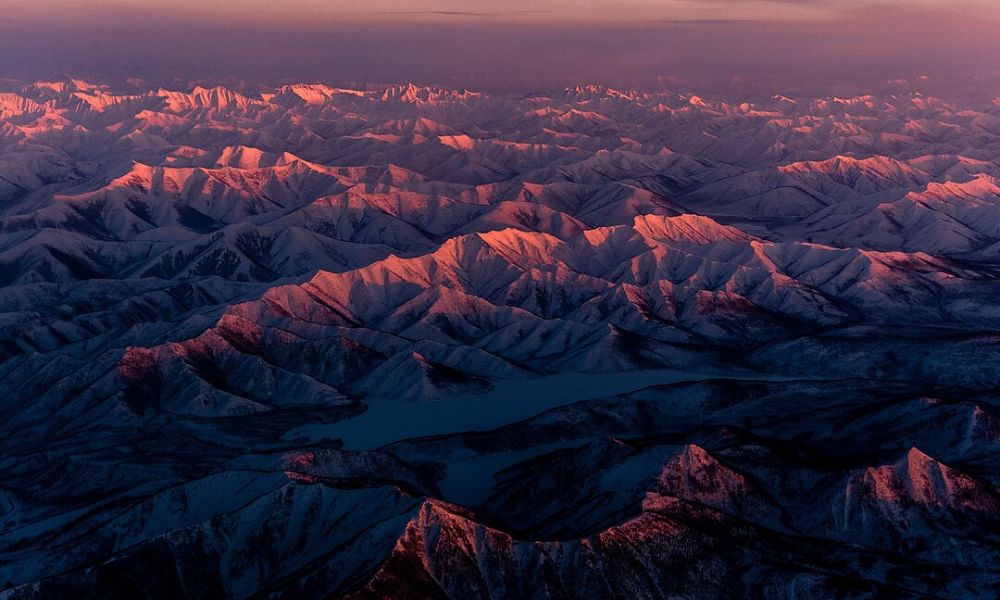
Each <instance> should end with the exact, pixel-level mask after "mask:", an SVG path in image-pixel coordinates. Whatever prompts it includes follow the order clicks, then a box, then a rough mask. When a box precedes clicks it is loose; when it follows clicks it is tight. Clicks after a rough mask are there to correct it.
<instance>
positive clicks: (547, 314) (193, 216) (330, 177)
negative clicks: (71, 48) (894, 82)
mask: <svg viewBox="0 0 1000 600" xmlns="http://www.w3.org/2000/svg"><path fill="white" fill-rule="evenodd" d="M248 89H249V88H247V87H246V86H241V87H240V89H230V88H228V87H225V86H190V87H183V86H181V89H162V88H155V89H137V88H130V89H128V90H119V89H116V88H114V87H112V86H106V85H97V84H91V83H87V82H84V81H80V80H73V79H67V80H58V81H48V82H34V83H27V84H24V85H18V86H15V87H13V88H9V89H7V90H6V91H4V92H3V93H0V407H2V409H3V412H4V415H5V419H4V422H3V423H0V438H2V439H3V440H4V441H3V442H0V447H2V448H3V450H4V452H3V453H0V454H2V455H3V458H2V459H0V473H3V475H0V524H2V527H0V598H5V599H6V598H11V599H13V598H44V597H59V596H63V597H66V596H74V595H75V596H81V595H82V596H94V595H97V596H100V595H102V594H104V595H113V594H111V591H109V590H112V591H114V592H115V593H119V594H121V593H122V590H125V591H124V594H125V595H126V596H134V597H164V598H167V597H169V598H180V597H209V596H213V597H239V598H243V597H250V596H273V597H302V596H303V595H304V596H305V597H314V596H319V597H351V598H373V597H375V598H378V597H400V596H406V597H420V598H423V597H447V598H479V597H483V598H488V597H492V598H503V597H510V598H517V597H527V596H529V595H530V594H532V593H537V594H538V595H539V596H538V597H548V598H562V597H579V598H613V597H622V596H627V597H630V598H631V597H634V598H661V597H670V596H678V597H727V594H730V593H731V592H732V590H733V589H747V590H752V591H753V593H752V594H751V593H749V592H748V596H750V595H753V594H757V595H761V594H762V595H764V596H771V597H789V598H791V597H859V598H861V597H876V596H879V595H881V596H892V597H898V596H913V597H923V596H929V597H935V596H938V597H947V596H953V597H954V596H969V597H975V596H977V595H978V596H982V597H989V594H990V588H989V585H990V584H991V583H995V581H996V580H997V577H998V576H1000V575H998V571H997V568H996V565H997V564H1000V560H998V559H1000V551H998V548H1000V541H998V536H997V532H998V531H1000V529H998V527H1000V524H998V521H997V518H996V517H997V511H998V509H1000V494H998V492H997V486H998V484H1000V476H998V473H1000V463H998V461H997V456H998V454H997V453H998V450H1000V417H998V415H1000V404H998V403H997V397H998V396H997V390H998V386H997V383H996V373H997V369H1000V358H998V356H1000V354H998V353H997V351H996V350H997V340H998V337H997V334H996V332H997V331H998V330H1000V305H998V303H997V298H1000V279H998V278H1000V104H998V103H996V102H983V103H979V104H977V103H974V102H971V101H967V100H956V99H950V98H932V97H927V96H922V95H920V94H915V93H912V94H898V95H884V96H877V95H862V96H857V97H850V98H842V97H827V98H789V97H785V96H773V97H760V98H745V99H741V100H739V101H732V100H727V101H722V100H717V99H713V98H712V97H707V96H701V95H694V94H688V93H675V92H650V91H641V90H614V89H610V88H607V87H602V86H579V87H574V88H571V89H566V90H560V91H555V92H552V93H548V94H532V95H526V96H510V95H491V94H486V93H479V92H473V91H468V90H458V89H445V88H437V87H421V86H416V85H413V84H407V85H398V86H388V87H380V88H366V89H362V90H356V89H345V88H339V87H332V86H327V85H321V84H301V85H287V86H283V87H280V88H275V89H268V90H255V91H248ZM710 377H715V378H718V379H714V380H708V379H709V378H710ZM580 382H584V383H580ZM166 563H169V564H174V565H176V569H174V570H170V569H167V570H166V571H164V570H163V569H162V568H160V566H162V565H163V564H166ZM154 566H156V568H154ZM109 582H112V583H109ZM609 582H610V583H609ZM112 584H113V585H112ZM102 586H112V588H113V589H112V588H108V587H102ZM121 586H124V587H121ZM614 586H621V590H618V589H617V588H615V587H614ZM3 590H6V591H3ZM540 590H541V591H540ZM622 590H624V591H622ZM81 591H83V592H81ZM505 594H506V595H505Z"/></svg>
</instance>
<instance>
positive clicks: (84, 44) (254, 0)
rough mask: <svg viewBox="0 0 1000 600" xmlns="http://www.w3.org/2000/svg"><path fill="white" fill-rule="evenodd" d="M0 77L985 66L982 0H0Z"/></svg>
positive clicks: (680, 74)
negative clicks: (64, 74)
mask: <svg viewBox="0 0 1000 600" xmlns="http://www.w3.org/2000/svg"><path fill="white" fill-rule="evenodd" d="M0 14H2V15H3V20H2V22H0V76H5V75H7V76H21V75H22V74H29V75H35V74H44V73H48V72H68V73H75V74H87V75H94V74H96V75H107V76H109V77H112V76H122V75H126V74H131V75H137V76H141V77H154V78H164V77H171V76H178V77H181V78H184V79H191V78H207V77H224V76H228V75H231V76H234V77H237V78H262V79H274V80H277V79H281V80H289V79H300V80H302V79H316V80H319V79H323V80H333V81H372V82H386V81H399V80H415V81H419V82H429V83H445V84H452V85H466V86H469V87H495V88H505V87H506V88H530V87H545V86H552V85H561V84H564V83H572V82H581V81H594V82H609V83H616V84H617V83H634V84H642V85H647V84H654V83H656V82H663V81H669V80H671V78H681V79H714V80H725V79H732V78H738V79H742V80H746V79H748V78H749V79H760V80H775V81H779V80H783V79H784V80H788V81H799V82H801V81H815V82H823V81H826V82H828V83H829V84H831V85H835V84H838V83H847V82H853V81H862V80H880V79H884V78H894V77H913V76H916V75H918V74H922V73H928V74H931V75H932V76H933V75H940V76H945V75H955V74H963V75H974V74H977V73H980V72H982V73H986V72H987V71H988V70H991V69H993V68H995V67H994V63H996V62H997V61H996V58H997V57H1000V36H998V35H997V34H996V31H997V27H998V25H1000V1H998V0H619V1H610V0H466V1H459V0H427V1H418V0H285V1H282V2H278V1H273V0H173V1H156V0H0Z"/></svg>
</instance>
